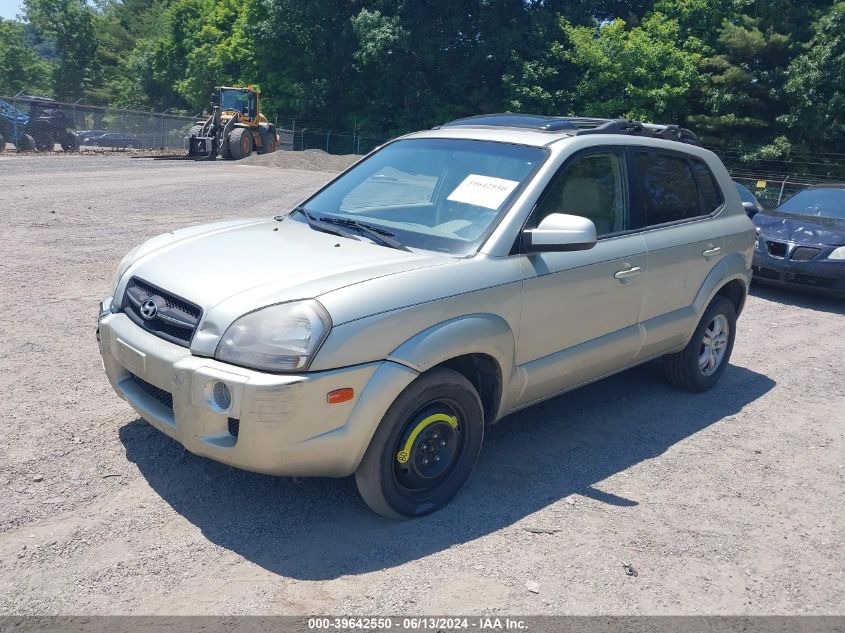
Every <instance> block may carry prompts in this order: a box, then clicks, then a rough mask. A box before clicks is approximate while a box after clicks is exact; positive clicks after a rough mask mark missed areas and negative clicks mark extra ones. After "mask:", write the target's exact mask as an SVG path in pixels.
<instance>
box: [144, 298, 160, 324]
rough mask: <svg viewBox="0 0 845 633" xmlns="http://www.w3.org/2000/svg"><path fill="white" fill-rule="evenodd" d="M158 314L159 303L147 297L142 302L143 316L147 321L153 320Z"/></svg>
mask: <svg viewBox="0 0 845 633" xmlns="http://www.w3.org/2000/svg"><path fill="white" fill-rule="evenodd" d="M157 314H158V305H156V302H155V301H153V300H152V299H147V300H146V301H144V303H142V304H141V316H142V317H144V318H145V319H146V320H147V321H152V320H153V319H154V318H156V315H157Z"/></svg>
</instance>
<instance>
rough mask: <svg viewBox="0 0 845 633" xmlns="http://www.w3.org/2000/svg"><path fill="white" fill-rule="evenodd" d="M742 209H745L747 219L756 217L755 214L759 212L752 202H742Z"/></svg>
mask: <svg viewBox="0 0 845 633" xmlns="http://www.w3.org/2000/svg"><path fill="white" fill-rule="evenodd" d="M742 208H743V209H745V215H747V216H748V217H749V218H753V217H754V216H755V215H757V212H758V211H759V209H758V208H757V205H756V204H754V203H753V202H743V203H742Z"/></svg>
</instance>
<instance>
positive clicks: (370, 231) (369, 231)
mask: <svg viewBox="0 0 845 633" xmlns="http://www.w3.org/2000/svg"><path fill="white" fill-rule="evenodd" d="M319 221H320V222H326V223H327V224H339V225H340V226H349V227H352V228H354V229H356V230H357V231H358V232H359V233H363V234H364V235H366V236H367V237H369V238H370V239H372V240H374V241H376V242H379V243H380V244H384V245H385V246H389V247H390V248H395V249H397V250H400V251H408V252H409V253H412V252H413V251H412V250H411V249H410V248H408V247H407V246H405V245H404V244H403V243H402V242H400V241H399V240H397V239H396V238H395V237H393V233H391V232H390V231H385V230H384V229H378V228H376V227H374V226H370V225H369V224H364V223H362V222H359V221H358V220H352V219H350V218H320V220H319Z"/></svg>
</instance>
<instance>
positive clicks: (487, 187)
mask: <svg viewBox="0 0 845 633" xmlns="http://www.w3.org/2000/svg"><path fill="white" fill-rule="evenodd" d="M518 185H519V183H518V182H517V181H515V180H505V179H504V178H493V177H491V176H479V175H478V174H470V175H469V176H467V177H466V178H464V181H463V182H462V183H461V184H459V185H458V186H457V187H456V188H455V190H454V191H453V192H452V193H450V194H449V197H448V198H446V199H447V200H451V201H453V202H463V203H466V204H473V205H475V206H477V207H486V208H487V209H498V208H499V207H500V206H501V205H502V203H503V202H504V201H505V200H506V199H507V197H508V196H509V195H510V194H511V192H512V191H513V190H514V189H516V188H517V186H518Z"/></svg>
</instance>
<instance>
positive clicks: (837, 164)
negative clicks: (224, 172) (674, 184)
mask: <svg viewBox="0 0 845 633" xmlns="http://www.w3.org/2000/svg"><path fill="white" fill-rule="evenodd" d="M714 151H716V153H717V154H718V155H719V157H720V158H721V159H722V161H723V162H724V163H725V166H726V167H727V168H728V171H729V172H730V174H731V177H732V178H733V179H734V180H735V181H736V182H738V183H740V184H742V185H744V186H745V187H747V188H748V189H750V190H751V192H752V193H753V194H754V195H755V196H756V197H757V199H758V200H759V201H760V203H761V204H762V205H763V207H764V208H766V209H773V208H774V207H776V206H778V205H779V204H780V203H781V202H783V201H784V200H786V199H788V198H790V197H791V196H793V195H794V194H796V193H797V192H799V191H801V190H802V189H805V188H807V187H810V186H812V185H824V184H831V183H842V182H845V154H829V153H828V154H813V155H793V156H788V157H783V158H777V159H762V160H761V159H750V158H748V157H747V155H745V154H743V153H742V152H740V151H739V150H730V149H729V150H720V149H716V150H714Z"/></svg>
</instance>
